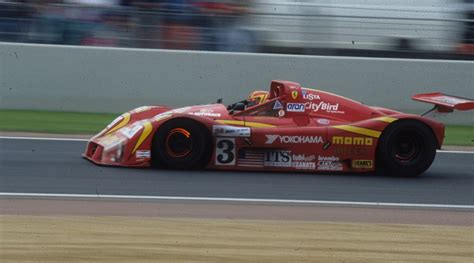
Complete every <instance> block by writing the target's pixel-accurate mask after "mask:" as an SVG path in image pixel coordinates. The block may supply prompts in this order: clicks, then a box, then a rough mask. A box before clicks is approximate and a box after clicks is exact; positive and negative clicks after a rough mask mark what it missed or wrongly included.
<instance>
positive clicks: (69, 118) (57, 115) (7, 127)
mask: <svg viewBox="0 0 474 263" xmlns="http://www.w3.org/2000/svg"><path fill="white" fill-rule="evenodd" d="M118 115H119V114H103V113H82V112H55V111H29V110H0V131H15V132H39V133H56V134H94V133H98V132H99V131H101V130H102V129H103V128H105V126H107V124H109V123H110V122H111V121H112V120H114V118H115V117H117V116H118Z"/></svg>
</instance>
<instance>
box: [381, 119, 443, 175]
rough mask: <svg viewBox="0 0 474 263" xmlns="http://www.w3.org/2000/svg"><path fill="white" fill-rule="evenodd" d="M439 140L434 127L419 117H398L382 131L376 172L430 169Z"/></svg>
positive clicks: (396, 173) (386, 172)
mask: <svg viewBox="0 0 474 263" xmlns="http://www.w3.org/2000/svg"><path fill="white" fill-rule="evenodd" d="M437 148H438V142H437V140H436V137H435V135H434V134H433V131H432V130H431V128H429V127H428V126H427V125H425V124H424V123H422V122H420V121H417V120H399V121H397V122H394V123H392V124H391V125H390V126H388V127H387V128H386V129H385V130H384V131H383V133H382V136H381V137H380V140H379V143H378V145H377V151H376V165H377V173H378V174H381V175H389V176H417V175H420V174H422V173H423V172H424V171H426V169H428V168H429V167H430V166H431V164H432V163H433V160H434V158H435V155H436V149H437Z"/></svg>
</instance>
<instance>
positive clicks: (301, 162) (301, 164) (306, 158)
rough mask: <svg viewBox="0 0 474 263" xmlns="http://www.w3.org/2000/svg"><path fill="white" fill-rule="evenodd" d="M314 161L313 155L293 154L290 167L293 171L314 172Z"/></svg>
mask: <svg viewBox="0 0 474 263" xmlns="http://www.w3.org/2000/svg"><path fill="white" fill-rule="evenodd" d="M315 159H316V156H315V155H314V154H313V155H305V154H293V156H292V163H291V166H292V167H293V168H295V169H302V170H315V169H316V163H315V162H314V160H315Z"/></svg>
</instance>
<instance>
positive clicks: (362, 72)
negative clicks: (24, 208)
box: [0, 43, 474, 124]
mask: <svg viewBox="0 0 474 263" xmlns="http://www.w3.org/2000/svg"><path fill="white" fill-rule="evenodd" d="M272 79H287V80H291V81H296V82H299V83H301V85H302V86H304V87H308V88H317V89H322V90H327V91H331V92H334V93H337V94H341V95H344V96H347V97H350V98H353V99H355V100H359V101H361V102H364V103H365V104H371V105H378V106H383V107H388V108H394V109H397V110H402V111H407V112H413V113H421V112H423V111H425V110H427V109H429V108H430V106H429V105H427V104H422V103H419V102H414V101H412V100H411V99H410V96H411V95H413V94H415V93H422V92H432V91H442V92H445V93H448V94H452V95H459V96H464V97H471V98H474V84H473V83H474V62H466V61H442V60H415V59H385V58H353V57H320V56H294V55H266V54H239V53H216V52H192V51H165V50H143V49H119V48H110V49H109V48H92V47H69V46H49V45H29V44H8V43H0V88H1V89H0V108H4V109H7V108H9V109H42V110H60V111H89V112H122V111H126V110H129V109H131V108H134V107H137V106H141V105H158V104H163V105H168V106H173V107H177V106H183V105H191V104H200V103H209V102H214V101H216V99H217V98H219V97H223V98H224V103H231V102H234V101H237V100H240V99H243V98H244V97H245V96H247V94H248V93H249V92H250V91H252V90H255V89H263V90H266V89H268V87H269V84H270V81H271V80H272ZM451 119H452V120H455V122H457V123H459V122H462V123H466V122H467V123H470V124H473V123H474V120H473V113H472V112H471V113H463V114H455V115H452V116H451Z"/></svg>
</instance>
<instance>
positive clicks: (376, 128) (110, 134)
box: [83, 80, 474, 176]
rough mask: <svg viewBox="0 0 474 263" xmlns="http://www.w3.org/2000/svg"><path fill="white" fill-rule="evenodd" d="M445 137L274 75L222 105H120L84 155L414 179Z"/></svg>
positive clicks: (424, 121)
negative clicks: (124, 108) (265, 85)
mask: <svg viewBox="0 0 474 263" xmlns="http://www.w3.org/2000/svg"><path fill="white" fill-rule="evenodd" d="M413 99H415V100H418V101H423V102H428V103H431V104H434V105H435V106H434V109H433V110H438V111H441V112H450V111H453V110H455V109H457V110H470V109H474V101H472V100H470V99H466V98H460V97H454V96H448V95H444V94H441V93H430V94H419V95H415V96H413ZM443 138H444V125H443V124H441V123H439V122H437V121H435V120H432V119H430V118H427V117H423V116H418V115H411V114H404V113H401V112H397V111H394V110H390V109H385V108H381V107H374V106H367V105H364V104H361V103H359V102H357V101H354V100H351V99H348V98H344V97H342V96H338V95H335V94H332V93H329V92H325V91H320V90H314V89H308V88H302V87H301V86H300V85H299V84H298V83H295V82H289V81H279V80H275V81H272V83H271V86H270V91H269V92H265V91H256V92H253V93H252V94H251V95H250V97H249V98H247V99H245V100H243V101H240V102H237V103H234V104H231V105H229V106H227V107H226V106H225V105H223V104H222V103H219V101H218V103H216V104H209V105H196V106H189V107H183V108H177V109H171V108H168V107H164V106H144V107H140V108H137V109H134V110H132V111H129V112H126V113H124V114H122V115H121V116H119V117H118V118H117V119H115V120H114V121H113V122H112V123H110V124H109V125H108V126H107V127H106V128H105V129H104V130H102V131H101V132H100V133H99V134H97V135H96V136H94V137H93V138H91V139H90V141H89V142H88V144H87V148H86V150H85V153H84V154H83V156H84V157H85V158H87V159H89V160H90V161H92V162H94V163H96V164H100V165H114V166H127V167H148V166H154V167H161V168H171V169H200V168H207V169H218V170H265V171H308V172H313V171H314V172H316V171H326V172H328V171H329V172H369V171H378V172H381V173H384V174H389V175H401V176H415V175H419V174H421V173H423V172H424V171H425V170H426V169H428V167H430V165H431V163H432V162H433V160H434V158H435V154H436V149H439V148H440V147H441V145H442V144H443Z"/></svg>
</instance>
